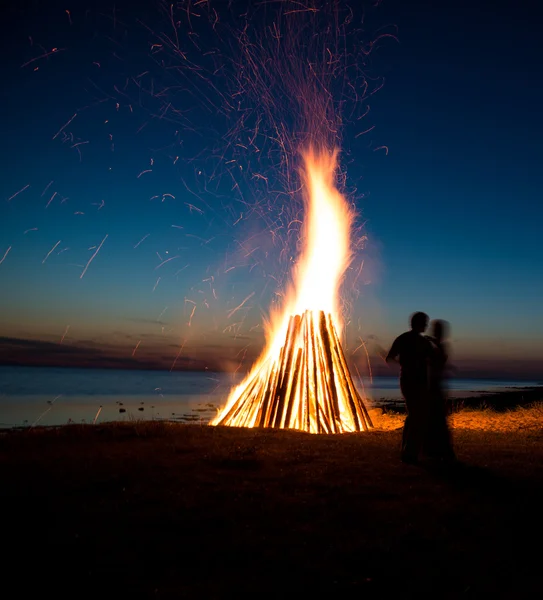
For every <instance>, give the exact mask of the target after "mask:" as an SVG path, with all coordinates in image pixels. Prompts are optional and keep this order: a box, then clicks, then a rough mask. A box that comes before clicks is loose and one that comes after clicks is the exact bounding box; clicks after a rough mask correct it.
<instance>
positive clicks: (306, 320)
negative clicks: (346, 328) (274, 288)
mask: <svg viewBox="0 0 543 600" xmlns="http://www.w3.org/2000/svg"><path fill="white" fill-rule="evenodd" d="M214 424H216V425H231V426H239V427H244V426H245V427H255V426H256V427H274V428H290V429H300V430H303V431H308V432H311V433H322V432H326V433H344V432H347V431H366V430H367V429H369V428H370V427H372V423H371V420H370V418H369V415H368V412H367V410H366V407H365V406H364V402H363V400H362V398H361V397H360V395H359V394H358V391H357V390H356V387H355V385H354V383H353V380H352V377H351V374H350V372H349V369H348V367H347V363H346V361H345V356H344V355H343V350H342V349H341V344H340V342H339V338H338V336H337V333H336V330H335V327H334V324H333V321H332V318H331V316H330V315H325V314H324V312H323V311H319V312H315V311H306V312H305V313H304V314H303V315H301V316H300V315H295V316H294V317H291V318H290V322H289V327H288V332H287V338H286V340H285V344H284V346H283V347H282V349H281V352H280V353H279V357H278V359H277V361H272V359H268V361H267V362H265V363H264V364H262V366H261V368H260V369H259V370H258V371H257V372H256V373H255V374H254V376H253V377H252V379H250V380H249V381H247V382H246V385H244V387H243V389H242V391H241V393H240V394H239V395H238V397H237V398H236V399H235V402H233V404H232V405H231V406H229V407H228V409H227V410H225V411H224V412H223V414H222V415H220V417H219V419H218V420H217V421H216V422H215V423H214Z"/></svg>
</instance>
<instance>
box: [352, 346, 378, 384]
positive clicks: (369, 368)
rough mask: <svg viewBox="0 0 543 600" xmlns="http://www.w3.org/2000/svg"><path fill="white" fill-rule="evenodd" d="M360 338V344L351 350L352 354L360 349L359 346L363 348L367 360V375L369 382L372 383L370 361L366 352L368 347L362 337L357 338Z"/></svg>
mask: <svg viewBox="0 0 543 600" xmlns="http://www.w3.org/2000/svg"><path fill="white" fill-rule="evenodd" d="M358 339H359V340H360V342H361V343H360V345H359V346H357V347H356V348H355V349H354V350H353V356H354V354H355V352H357V350H360V348H364V351H365V352H366V360H367V361H368V371H369V375H370V383H373V375H372V372H371V362H370V355H369V354H368V347H367V346H366V342H365V341H364V340H363V339H362V338H358Z"/></svg>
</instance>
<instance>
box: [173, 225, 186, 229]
mask: <svg viewBox="0 0 543 600" xmlns="http://www.w3.org/2000/svg"><path fill="white" fill-rule="evenodd" d="M172 227H174V228H175V229H183V227H181V225H172Z"/></svg>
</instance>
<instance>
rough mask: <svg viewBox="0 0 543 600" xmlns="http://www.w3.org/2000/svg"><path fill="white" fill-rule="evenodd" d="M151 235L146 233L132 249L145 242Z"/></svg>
mask: <svg viewBox="0 0 543 600" xmlns="http://www.w3.org/2000/svg"><path fill="white" fill-rule="evenodd" d="M150 235H151V234H150V233H148V234H147V235H144V236H143V237H142V238H141V240H140V241H139V242H138V243H137V244H136V245H135V246H134V248H137V247H138V246H139V245H140V244H141V243H142V242H143V240H146V239H147V238H148V237H149V236H150Z"/></svg>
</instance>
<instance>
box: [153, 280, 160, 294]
mask: <svg viewBox="0 0 543 600" xmlns="http://www.w3.org/2000/svg"><path fill="white" fill-rule="evenodd" d="M159 281H160V277H159V278H158V279H157V280H156V283H155V287H154V288H153V292H154V291H155V290H156V286H157V285H158V282H159Z"/></svg>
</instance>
